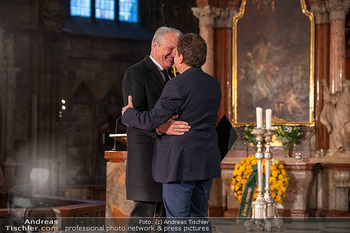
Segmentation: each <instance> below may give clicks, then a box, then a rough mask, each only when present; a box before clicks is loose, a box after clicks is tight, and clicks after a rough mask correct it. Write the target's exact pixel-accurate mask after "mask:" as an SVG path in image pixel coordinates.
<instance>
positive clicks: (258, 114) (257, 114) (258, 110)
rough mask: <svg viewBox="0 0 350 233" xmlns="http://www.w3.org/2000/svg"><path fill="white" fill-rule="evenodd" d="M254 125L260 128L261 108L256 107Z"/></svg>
mask: <svg viewBox="0 0 350 233" xmlns="http://www.w3.org/2000/svg"><path fill="white" fill-rule="evenodd" d="M256 127H257V128H262V108H259V107H257V108H256Z"/></svg>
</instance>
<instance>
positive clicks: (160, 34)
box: [151, 26, 182, 51]
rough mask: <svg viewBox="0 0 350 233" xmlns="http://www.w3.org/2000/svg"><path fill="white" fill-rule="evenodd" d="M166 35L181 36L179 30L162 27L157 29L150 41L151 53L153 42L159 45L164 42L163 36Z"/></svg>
mask: <svg viewBox="0 0 350 233" xmlns="http://www.w3.org/2000/svg"><path fill="white" fill-rule="evenodd" d="M167 33H173V34H175V35H176V36H178V37H179V36H180V35H181V34H182V33H181V31H180V30H177V29H175V28H172V27H166V26H163V27H160V28H158V29H157V31H156V32H155V33H154V36H153V39H152V43H151V51H152V44H153V42H154V41H156V42H157V43H158V44H159V45H161V44H162V43H163V42H164V40H165V35H166V34H167Z"/></svg>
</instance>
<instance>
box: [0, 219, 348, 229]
mask: <svg viewBox="0 0 350 233" xmlns="http://www.w3.org/2000/svg"><path fill="white" fill-rule="evenodd" d="M4 220H5V219H1V218H0V232H1V233H2V232H34V231H36V232H38V231H40V232H55V233H76V232H88V233H107V232H123V233H124V232H125V233H127V232H129V233H130V232H133V233H138V232H140V233H144V232H148V233H149V231H147V230H146V231H144V230H142V228H143V227H149V226H152V229H155V231H151V233H154V232H157V233H162V232H166V231H164V228H163V230H162V228H161V227H164V226H167V227H169V226H170V225H169V224H168V225H163V223H164V222H165V219H163V220H159V219H158V222H157V223H153V224H152V220H151V219H142V220H141V221H142V222H140V223H139V224H138V227H141V229H136V230H130V229H129V230H130V231H128V222H129V219H128V218H89V217H85V218H61V219H59V221H58V222H57V223H55V224H53V225H52V224H48V225H45V224H42V223H41V224H31V223H28V222H27V223H25V222H23V219H22V220H21V222H22V223H21V222H18V221H17V222H14V221H4ZM13 220H15V219H13ZM195 220H196V221H197V220H198V219H195ZM209 220H210V223H211V226H212V230H207V229H210V227H208V226H209V225H208V224H204V225H200V224H198V223H196V224H195V228H194V229H193V228H192V230H191V231H190V232H191V233H253V232H259V230H258V229H257V225H256V224H253V226H252V230H251V231H247V230H246V228H245V226H244V223H245V222H246V221H236V218H210V219H209ZM282 220H283V225H282V227H281V229H278V228H277V227H276V225H275V222H274V221H270V222H271V223H272V228H271V231H270V232H283V233H350V218H305V219H302V218H300V219H296V218H283V219H282ZM186 221H187V222H188V221H189V220H185V222H186ZM198 221H206V222H207V223H208V221H207V220H198ZM42 226H44V227H45V228H44V229H42V230H39V229H41V228H39V229H37V230H32V229H30V230H29V231H28V229H29V227H31V228H33V227H42ZM174 226H176V227H178V228H177V229H180V230H175V231H173V232H175V233H183V232H186V233H188V231H184V229H185V227H188V226H189V225H186V224H183V223H179V224H177V225H174ZM191 226H193V224H192V225H191ZM16 227H17V228H16ZM18 227H20V228H18ZM196 227H197V228H196ZM202 227H204V228H205V229H206V230H205V231H200V230H198V229H200V228H201V229H203V228H202ZM157 229H158V230H159V229H160V231H157ZM262 231H264V232H267V231H266V229H263V230H262ZM168 233H169V232H168Z"/></svg>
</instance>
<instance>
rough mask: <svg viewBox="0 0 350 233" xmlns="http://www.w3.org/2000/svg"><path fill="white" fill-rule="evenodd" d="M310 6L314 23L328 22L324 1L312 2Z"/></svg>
mask: <svg viewBox="0 0 350 233" xmlns="http://www.w3.org/2000/svg"><path fill="white" fill-rule="evenodd" d="M310 7H311V11H312V12H313V13H314V15H315V19H316V24H323V23H329V12H328V10H327V7H326V5H325V4H324V3H321V4H312V5H311V6H310Z"/></svg>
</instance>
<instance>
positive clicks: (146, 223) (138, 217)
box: [128, 201, 165, 233]
mask: <svg viewBox="0 0 350 233" xmlns="http://www.w3.org/2000/svg"><path fill="white" fill-rule="evenodd" d="M164 217H165V208H164V205H163V203H162V202H139V201H134V208H133V210H132V211H131V213H130V218H129V226H128V233H134V232H135V233H136V232H142V233H149V232H152V231H153V230H154V232H163V231H162V230H160V229H162V228H163V227H160V228H158V227H155V224H154V221H156V219H157V218H164ZM163 221H164V220H160V222H163ZM152 227H153V228H152Z"/></svg>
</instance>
